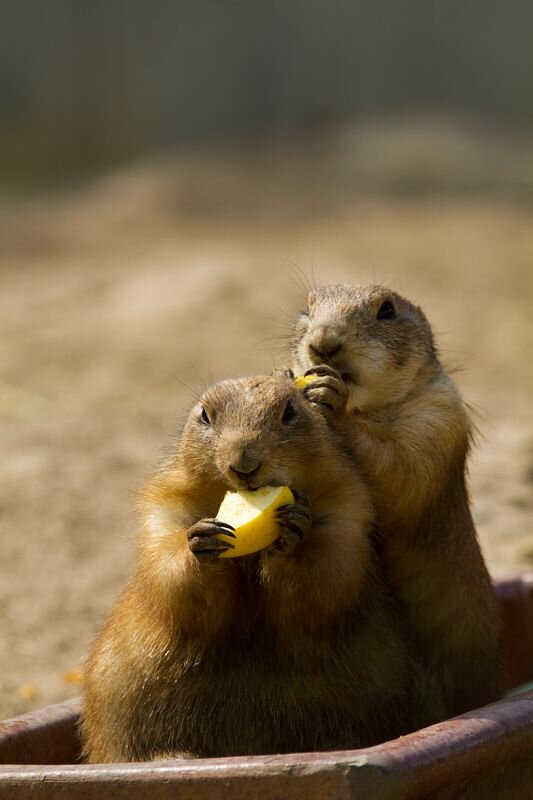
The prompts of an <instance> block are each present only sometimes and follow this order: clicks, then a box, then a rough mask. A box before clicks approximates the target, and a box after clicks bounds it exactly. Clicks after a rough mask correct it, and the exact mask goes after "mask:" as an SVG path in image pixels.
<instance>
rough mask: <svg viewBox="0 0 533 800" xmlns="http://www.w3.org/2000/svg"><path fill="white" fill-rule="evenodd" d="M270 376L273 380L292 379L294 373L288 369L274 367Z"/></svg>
mask: <svg viewBox="0 0 533 800" xmlns="http://www.w3.org/2000/svg"><path fill="white" fill-rule="evenodd" d="M271 375H272V377H273V378H291V379H292V378H294V372H293V371H292V369H291V368H290V367H274V369H273V370H272V373H271Z"/></svg>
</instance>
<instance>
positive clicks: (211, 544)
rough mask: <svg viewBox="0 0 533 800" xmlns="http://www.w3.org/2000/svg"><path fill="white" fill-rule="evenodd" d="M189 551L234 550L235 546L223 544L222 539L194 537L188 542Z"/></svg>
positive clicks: (227, 543)
mask: <svg viewBox="0 0 533 800" xmlns="http://www.w3.org/2000/svg"><path fill="white" fill-rule="evenodd" d="M190 546H191V550H192V551H193V552H194V551H195V549H196V548H198V550H234V549H235V545H234V544H230V543H229V542H223V541H222V539H215V537H214V536H194V537H193V538H192V539H191V540H190Z"/></svg>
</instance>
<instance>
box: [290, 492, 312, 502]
mask: <svg viewBox="0 0 533 800" xmlns="http://www.w3.org/2000/svg"><path fill="white" fill-rule="evenodd" d="M291 491H292V493H293V495H294V497H295V499H296V502H297V503H298V505H300V506H309V498H308V497H307V495H306V494H304V493H303V492H300V491H298V489H291Z"/></svg>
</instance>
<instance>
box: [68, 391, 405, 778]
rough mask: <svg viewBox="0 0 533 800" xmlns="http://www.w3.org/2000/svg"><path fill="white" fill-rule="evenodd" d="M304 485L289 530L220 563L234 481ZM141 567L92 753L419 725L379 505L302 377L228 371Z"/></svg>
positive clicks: (261, 744)
mask: <svg viewBox="0 0 533 800" xmlns="http://www.w3.org/2000/svg"><path fill="white" fill-rule="evenodd" d="M264 485H289V486H291V487H292V488H293V492H294V493H295V498H296V502H295V503H294V504H291V505H288V506H284V507H283V508H281V509H280V510H279V511H278V524H279V530H280V537H279V539H278V540H277V541H276V542H275V543H274V545H272V546H271V548H269V549H268V550H266V551H262V552H261V553H258V554H255V555H252V556H246V557H243V558H235V559H218V555H219V554H220V548H221V547H223V546H224V545H223V543H222V542H221V541H219V540H217V539H216V538H214V534H215V533H216V532H217V531H223V532H227V528H223V527H221V524H220V523H219V522H218V521H217V520H215V519H214V515H215V514H216V512H217V509H218V507H219V504H220V502H221V500H222V498H223V495H224V493H225V492H226V490H228V489H232V490H239V489H242V488H247V489H254V488H257V487H260V486H264ZM140 506H141V513H142V528H141V532H140V538H139V546H138V561H137V569H136V572H135V574H134V576H133V577H132V579H131V580H130V582H129V583H128V584H127V586H126V588H125V591H124V593H123V595H122V597H121V599H120V600H119V602H118V604H117V605H116V607H115V608H114V609H113V611H112V613H111V615H110V618H109V619H108V621H107V623H106V625H105V626H104V628H103V630H102V631H101V632H100V634H99V636H98V637H97V639H96V641H95V643H94V646H93V648H92V652H91V654H90V657H89V660H88V664H87V670H86V674H87V679H86V683H85V698H84V710H83V724H82V735H83V739H84V744H85V752H86V755H87V757H88V758H89V760H90V761H92V762H98V761H100V762H102V761H104V762H105V761H133V760H149V759H152V758H161V757H166V758H171V757H196V756H197V757H200V756H203V757H208V756H230V755H243V754H260V753H277V752H296V751H304V750H321V749H340V748H350V747H358V746H364V745H370V744H374V743H377V742H379V741H382V740H384V739H387V738H391V737H394V736H396V735H398V734H400V733H402V732H405V731H406V730H408V729H412V728H413V717H412V709H411V706H410V698H409V695H410V683H411V680H412V674H411V670H410V665H409V662H408V656H407V648H406V645H405V643H404V641H403V638H402V633H401V627H400V626H399V625H398V624H397V620H396V618H395V615H394V607H393V605H392V604H391V601H390V599H389V596H388V594H387V592H386V591H385V589H384V585H383V582H382V580H381V577H380V570H379V567H378V563H377V560H376V559H375V558H374V555H373V548H372V545H371V541H370V530H371V526H372V521H373V511H372V505H371V502H370V499H369V496H368V491H367V489H366V487H365V485H364V484H363V483H362V482H361V481H360V479H359V477H358V474H357V471H356V470H355V469H354V466H353V464H352V463H351V460H350V458H349V456H347V455H346V454H345V453H343V452H342V450H340V449H338V448H337V446H336V444H335V441H334V437H332V435H331V432H330V430H329V428H328V425H327V422H326V421H325V420H324V418H323V416H322V413H321V411H319V410H317V409H316V408H315V407H314V405H313V404H312V403H309V402H308V401H307V400H306V399H305V398H304V397H303V394H302V393H301V392H300V391H299V390H298V389H297V388H296V387H295V386H294V383H293V382H292V381H291V380H288V379H287V378H284V377H277V378H274V377H259V378H247V379H239V380H229V381H224V382H221V383H219V384H215V385H214V386H212V387H211V388H209V389H207V391H206V392H205V393H204V395H203V396H202V398H201V401H200V402H199V403H198V404H197V405H196V406H195V407H194V408H193V410H192V412H191V414H190V416H189V418H188V421H187V423H186V425H185V428H184V430H183V433H182V435H181V437H180V438H179V440H177V441H176V443H175V446H174V447H173V450H172V453H171V455H170V456H169V458H168V459H167V461H166V462H165V464H164V465H163V467H162V468H161V470H160V471H159V472H158V473H157V474H156V475H155V477H154V478H153V479H152V481H151V482H150V483H149V485H148V487H147V488H146V490H145V491H144V493H143V495H142V499H141V503H140Z"/></svg>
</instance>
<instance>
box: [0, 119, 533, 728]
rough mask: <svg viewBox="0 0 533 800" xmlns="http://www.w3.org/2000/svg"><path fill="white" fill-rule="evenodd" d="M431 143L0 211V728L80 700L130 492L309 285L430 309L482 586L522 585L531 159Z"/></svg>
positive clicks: (276, 353) (193, 166)
mask: <svg viewBox="0 0 533 800" xmlns="http://www.w3.org/2000/svg"><path fill="white" fill-rule="evenodd" d="M436 130H437V133H436V132H435V130H434V131H433V132H432V131H429V132H428V131H425V132H424V135H423V136H420V135H419V134H416V135H413V136H410V135H408V134H407V133H406V132H405V131H403V132H402V131H400V134H397V135H395V136H391V135H388V134H387V132H386V133H385V134H383V133H382V132H381V133H380V132H379V131H377V132H376V131H374V133H372V132H368V131H366V132H363V133H358V132H351V131H344V132H339V133H337V134H334V135H330V136H325V137H323V138H316V139H314V140H309V139H308V140H305V141H294V140H293V141H292V142H280V143H278V144H275V145H270V146H268V147H263V148H260V147H257V148H256V149H253V148H251V147H250V148H249V150H248V151H247V152H245V153H241V154H238V153H237V152H236V151H225V152H221V153H219V154H217V153H212V154H205V155H204V156H202V157H200V156H195V157H194V158H193V157H191V158H189V159H187V158H185V157H182V158H181V159H178V160H176V159H174V160H166V161H160V162H157V163H152V164H145V165H140V166H138V167H135V168H131V169H129V170H123V171H121V172H117V173H116V174H115V175H111V176H108V177H107V178H106V179H104V180H100V181H97V182H94V183H92V184H90V185H84V186H81V187H79V188H76V189H73V190H71V191H69V192H63V193H61V194H56V195H53V196H52V195H48V196H44V195H41V196H36V197H34V198H32V199H30V200H24V201H22V200H19V201H17V202H14V201H13V202H12V204H11V205H10V206H9V208H7V213H5V214H4V215H3V220H2V222H1V223H0V241H1V243H2V244H1V261H0V270H1V272H0V280H1V291H0V365H1V372H0V380H1V381H2V383H1V384H0V436H1V441H2V453H3V457H2V461H1V463H0V470H1V480H0V509H1V540H0V563H1V564H2V579H1V583H0V610H1V613H0V626H1V628H0V674H1V676H2V678H1V685H0V717H5V716H8V715H12V714H15V713H19V712H23V711H25V710H29V709H31V708H35V707H38V706H41V705H44V704H47V703H51V702H54V701H57V700H61V699H63V698H66V697H68V696H70V695H72V694H73V693H75V692H76V691H77V687H76V685H71V684H69V683H66V682H65V677H64V673H65V671H67V670H70V669H72V668H74V667H77V666H78V665H79V664H80V661H81V659H82V658H83V654H84V652H85V651H86V648H87V644H88V642H89V639H90V636H91V635H92V633H93V631H94V629H95V626H96V625H97V624H98V623H99V622H100V621H101V620H102V617H103V615H104V614H105V613H106V611H107V610H108V609H109V607H110V605H111V603H112V602H113V598H114V597H115V596H116V594H117V592H118V591H119V589H120V587H121V585H122V583H123V581H124V579H125V578H126V576H127V574H128V571H129V570H130V568H131V565H132V557H133V536H134V533H135V516H134V511H133V508H134V497H135V491H136V490H137V489H138V488H139V487H140V486H141V485H142V483H143V481H144V480H145V477H146V476H147V475H148V474H149V472H150V470H151V469H152V467H153V465H154V464H155V463H156V462H157V460H158V459H159V457H160V454H161V452H162V450H163V449H164V447H165V444H166V442H167V441H168V438H169V436H170V434H171V433H172V432H173V431H174V430H175V429H176V426H178V425H179V424H180V421H181V420H182V419H183V416H184V414H185V413H186V412H187V410H188V408H189V406H190V405H191V403H192V397H193V396H194V394H195V393H196V392H197V391H198V390H199V388H201V386H202V384H203V382H208V381H211V380H214V379H216V378H220V377H223V376H227V375H234V374H253V373H260V372H263V371H270V369H271V368H272V366H273V365H274V364H282V363H285V362H286V361H287V354H286V353H285V352H284V351H283V350H281V349H279V348H280V346H281V345H283V343H284V341H285V337H286V334H287V324H288V321H289V320H290V318H291V316H292V314H293V313H294V311H295V310H296V309H298V308H299V307H301V305H302V303H303V301H304V297H305V291H304V290H303V289H301V288H299V286H298V283H299V282H301V280H302V277H301V273H303V274H304V275H305V276H307V278H308V279H309V280H311V281H313V280H314V281H316V282H317V283H326V282H343V281H346V282H351V283H369V282H374V281H375V282H382V283H387V284H390V285H391V286H393V288H395V289H397V290H398V291H400V292H402V293H404V294H406V295H407V296H408V297H410V298H412V299H414V300H416V301H418V302H419V303H420V304H421V305H422V306H423V307H424V309H425V310H426V313H427V314H428V316H429V318H430V319H431V320H432V322H433V324H434V327H435V330H436V331H437V333H438V341H439V343H440V347H441V351H442V353H443V356H444V358H445V360H446V361H447V363H449V364H453V365H459V366H462V367H464V371H461V372H459V373H458V374H457V380H458V382H459V385H460V387H461V388H462V390H463V392H464V395H465V396H466V398H467V399H468V400H469V401H470V402H471V403H473V404H474V405H475V407H476V409H477V410H478V425H479V428H480V431H481V434H482V435H481V436H480V437H479V440H478V444H477V447H476V451H475V455H474V458H473V460H472V465H471V487H472V497H473V505H474V511H475V516H476V520H477V523H478V526H479V533H480V537H481V541H482V544H483V548H484V551H485V554H486V557H487V559H488V562H489V565H490V568H491V570H492V572H493V573H494V575H497V576H502V575H508V574H512V573H514V572H516V571H519V570H528V569H531V568H533V567H532V565H533V537H532V533H533V525H532V510H533V500H532V487H533V408H532V405H531V389H532V384H533V380H532V377H533V371H532V366H531V362H532V353H533V325H532V321H531V320H532V312H533V304H532V295H533V214H532V207H533V206H532V202H531V201H532V200H533V166H532V165H533V160H532V158H531V152H530V151H529V150H528V149H527V148H525V147H522V149H521V150H520V148H515V147H509V146H506V145H505V144H502V143H492V144H487V143H486V142H484V141H482V140H480V139H479V138H478V139H476V138H475V136H474V135H473V134H470V133H457V131H455V132H454V131H448V133H447V134H446V135H445V134H443V133H439V131H440V129H438V128H437V129H436ZM380 135H381V139H380V138H379V136H380ZM417 136H418V138H417ZM387 137H388V138H387ZM402 137H403V138H402ZM439 137H440V138H439ZM424 148H425V149H424ZM380 153H382V154H383V159H381V158H379V157H378V156H379V154H380ZM436 154H438V155H436ZM443 154H444V155H443ZM369 165H370V166H369ZM435 188H436V189H438V191H434V190H435ZM294 265H296V266H294ZM272 337H281V338H272Z"/></svg>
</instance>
